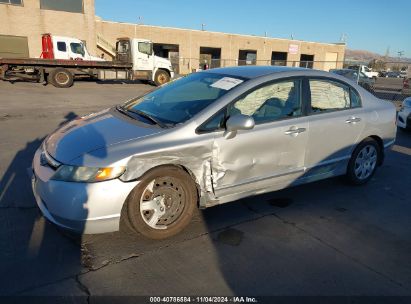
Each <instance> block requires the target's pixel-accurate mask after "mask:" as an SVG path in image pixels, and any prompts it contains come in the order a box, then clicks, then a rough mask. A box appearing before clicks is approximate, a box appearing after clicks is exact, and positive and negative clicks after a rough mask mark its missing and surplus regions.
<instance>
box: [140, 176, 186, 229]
mask: <svg viewBox="0 0 411 304" xmlns="http://www.w3.org/2000/svg"><path fill="white" fill-rule="evenodd" d="M184 204H185V195H184V191H183V188H182V187H181V185H180V183H179V182H178V180H176V179H174V178H171V177H162V178H157V179H155V180H153V181H152V182H151V183H150V184H149V185H148V186H147V187H146V189H145V191H144V192H143V195H142V198H141V202H140V212H141V215H142V218H143V220H144V221H145V222H146V224H148V225H149V226H150V227H152V228H154V229H166V228H167V226H168V225H170V224H172V223H174V222H175V221H176V220H177V219H178V218H179V217H180V215H181V213H182V212H183V209H184Z"/></svg>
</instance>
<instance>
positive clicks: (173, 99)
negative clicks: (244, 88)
mask: <svg viewBox="0 0 411 304" xmlns="http://www.w3.org/2000/svg"><path fill="white" fill-rule="evenodd" d="M243 81H244V80H243V79H239V78H233V77H228V76H225V75H221V74H213V73H206V72H201V73H194V74H191V75H189V76H187V77H184V78H181V79H179V80H177V81H174V82H172V83H170V84H168V85H165V86H163V87H161V88H160V89H158V90H155V91H153V92H151V93H149V94H147V95H145V96H143V97H140V98H138V99H135V100H131V101H129V102H127V103H126V104H125V105H124V106H123V109H124V110H126V111H130V112H136V111H139V112H144V113H145V114H148V115H150V116H151V117H152V118H154V119H156V120H157V121H159V122H162V123H163V124H171V125H175V124H180V123H183V122H185V121H187V120H189V119H190V118H192V117H193V116H194V115H196V114H197V113H199V112H200V111H201V110H203V109H205V108H206V107H208V106H209V105H211V104H212V103H213V102H214V101H215V100H217V99H218V98H220V97H222V96H223V95H225V94H226V93H227V92H228V91H230V90H231V89H233V88H234V87H236V86H237V85H239V84H240V83H242V82H243Z"/></svg>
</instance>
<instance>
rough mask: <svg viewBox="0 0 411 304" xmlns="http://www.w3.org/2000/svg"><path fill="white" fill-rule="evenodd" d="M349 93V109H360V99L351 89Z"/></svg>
mask: <svg viewBox="0 0 411 304" xmlns="http://www.w3.org/2000/svg"><path fill="white" fill-rule="evenodd" d="M350 92H351V108H359V107H361V98H360V96H359V95H358V93H357V92H355V91H354V90H353V89H350Z"/></svg>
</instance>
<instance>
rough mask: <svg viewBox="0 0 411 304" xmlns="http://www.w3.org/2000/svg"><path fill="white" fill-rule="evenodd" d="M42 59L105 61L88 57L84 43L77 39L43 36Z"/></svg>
mask: <svg viewBox="0 0 411 304" xmlns="http://www.w3.org/2000/svg"><path fill="white" fill-rule="evenodd" d="M41 39H42V40H41V43H42V53H41V55H40V58H43V59H62V60H85V61H105V60H104V59H101V58H100V57H95V56H92V55H90V53H89V52H88V51H87V48H86V46H85V43H84V42H83V41H81V40H79V39H76V38H71V37H63V36H54V35H53V36H52V35H51V34H43V35H42V38H41Z"/></svg>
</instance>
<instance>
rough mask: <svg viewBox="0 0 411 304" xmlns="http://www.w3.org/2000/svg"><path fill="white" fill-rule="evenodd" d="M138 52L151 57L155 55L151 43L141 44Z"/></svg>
mask: <svg viewBox="0 0 411 304" xmlns="http://www.w3.org/2000/svg"><path fill="white" fill-rule="evenodd" d="M138 51H139V52H140V53H143V54H147V55H151V54H152V53H153V45H152V44H151V43H150V42H139V43H138Z"/></svg>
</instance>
